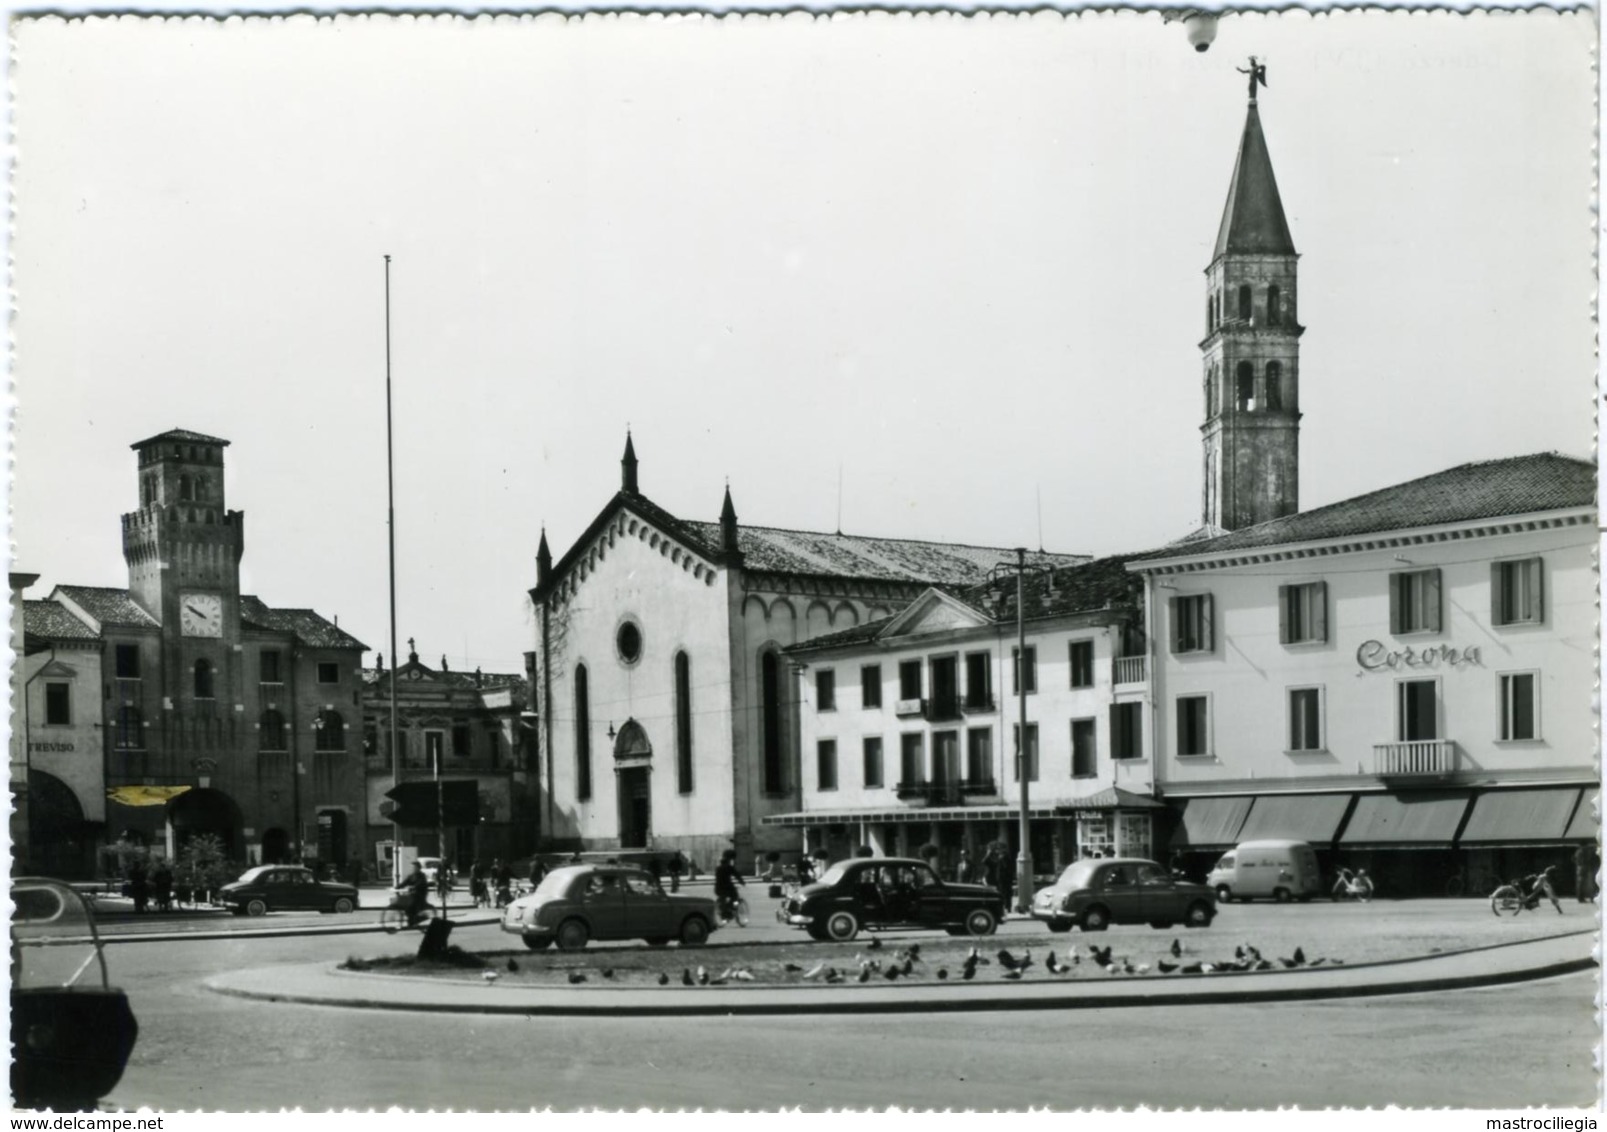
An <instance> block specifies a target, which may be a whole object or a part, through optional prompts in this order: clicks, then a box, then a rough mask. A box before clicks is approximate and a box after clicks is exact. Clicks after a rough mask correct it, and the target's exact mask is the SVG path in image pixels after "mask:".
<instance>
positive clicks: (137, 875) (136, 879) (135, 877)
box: [128, 861, 151, 915]
mask: <svg viewBox="0 0 1607 1132" xmlns="http://www.w3.org/2000/svg"><path fill="white" fill-rule="evenodd" d="M128 894H129V895H130V896H132V897H133V898H134V911H135V913H136V914H139V915H143V914H144V912H145V905H146V904H147V903H148V902H149V901H150V899H151V882H150V878H149V876H148V875H147V874H146V872H145V862H144V861H135V862H134V863H133V864H132V865H130V866H129V867H128Z"/></svg>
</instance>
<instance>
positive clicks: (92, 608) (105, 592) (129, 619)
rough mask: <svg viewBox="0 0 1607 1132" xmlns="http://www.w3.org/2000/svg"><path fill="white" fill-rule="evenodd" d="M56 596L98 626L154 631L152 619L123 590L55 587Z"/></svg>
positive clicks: (157, 625)
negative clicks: (135, 627) (126, 626)
mask: <svg viewBox="0 0 1607 1132" xmlns="http://www.w3.org/2000/svg"><path fill="white" fill-rule="evenodd" d="M56 593H59V594H61V595H62V596H63V597H65V598H67V599H68V600H69V601H71V602H72V603H73V604H74V605H76V606H78V607H79V608H80V609H82V610H83V611H84V612H85V613H87V614H89V615H90V616H91V617H93V618H94V619H95V620H96V621H99V622H100V623H101V624H102V625H134V626H138V627H140V628H152V629H154V628H158V627H159V623H158V622H157V620H156V618H154V617H152V616H151V615H150V614H149V613H146V612H145V610H144V609H143V608H141V607H140V604H139V603H138V602H137V601H135V600H134V599H133V598H132V597H130V596H129V593H128V591H127V590H126V589H113V588H111V587H110V586H57V587H56Z"/></svg>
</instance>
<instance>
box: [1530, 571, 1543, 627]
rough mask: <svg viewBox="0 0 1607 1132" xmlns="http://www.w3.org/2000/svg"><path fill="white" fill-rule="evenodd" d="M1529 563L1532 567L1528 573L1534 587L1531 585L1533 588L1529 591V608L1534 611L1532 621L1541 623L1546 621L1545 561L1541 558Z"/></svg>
mask: <svg viewBox="0 0 1607 1132" xmlns="http://www.w3.org/2000/svg"><path fill="white" fill-rule="evenodd" d="M1531 561H1532V562H1533V563H1534V567H1533V569H1532V570H1531V571H1530V575H1529V576H1530V578H1531V579H1532V581H1533V583H1534V585H1533V587H1532V589H1531V591H1530V599H1531V601H1532V603H1533V604H1532V605H1531V606H1530V608H1532V609H1533V610H1534V619H1535V621H1536V622H1543V621H1544V620H1545V619H1546V571H1545V560H1544V559H1541V558H1535V559H1531Z"/></svg>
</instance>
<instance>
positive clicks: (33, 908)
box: [11, 877, 106, 990]
mask: <svg viewBox="0 0 1607 1132" xmlns="http://www.w3.org/2000/svg"><path fill="white" fill-rule="evenodd" d="M11 901H12V910H11V986H12V989H14V990H35V989H39V988H44V987H99V988H104V987H105V986H106V964H105V961H104V960H103V959H102V957H101V951H100V941H99V940H98V939H97V938H96V935H95V926H94V919H93V917H92V915H91V913H90V911H89V907H88V905H87V904H86V903H85V902H84V898H83V897H82V896H80V895H79V894H78V893H77V891H75V890H74V889H73V888H72V887H71V886H69V885H66V884H63V883H62V882H60V881H55V880H41V879H35V878H32V877H19V878H18V879H17V880H16V881H14V882H13V883H12V886H11Z"/></svg>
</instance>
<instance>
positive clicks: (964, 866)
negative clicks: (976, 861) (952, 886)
mask: <svg viewBox="0 0 1607 1132" xmlns="http://www.w3.org/2000/svg"><path fill="white" fill-rule="evenodd" d="M970 879H971V855H970V854H969V853H967V852H966V851H965V850H964V849H961V850H960V858H959V860H957V861H955V862H954V883H956V884H966V883H968V882H969V881H970Z"/></svg>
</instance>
